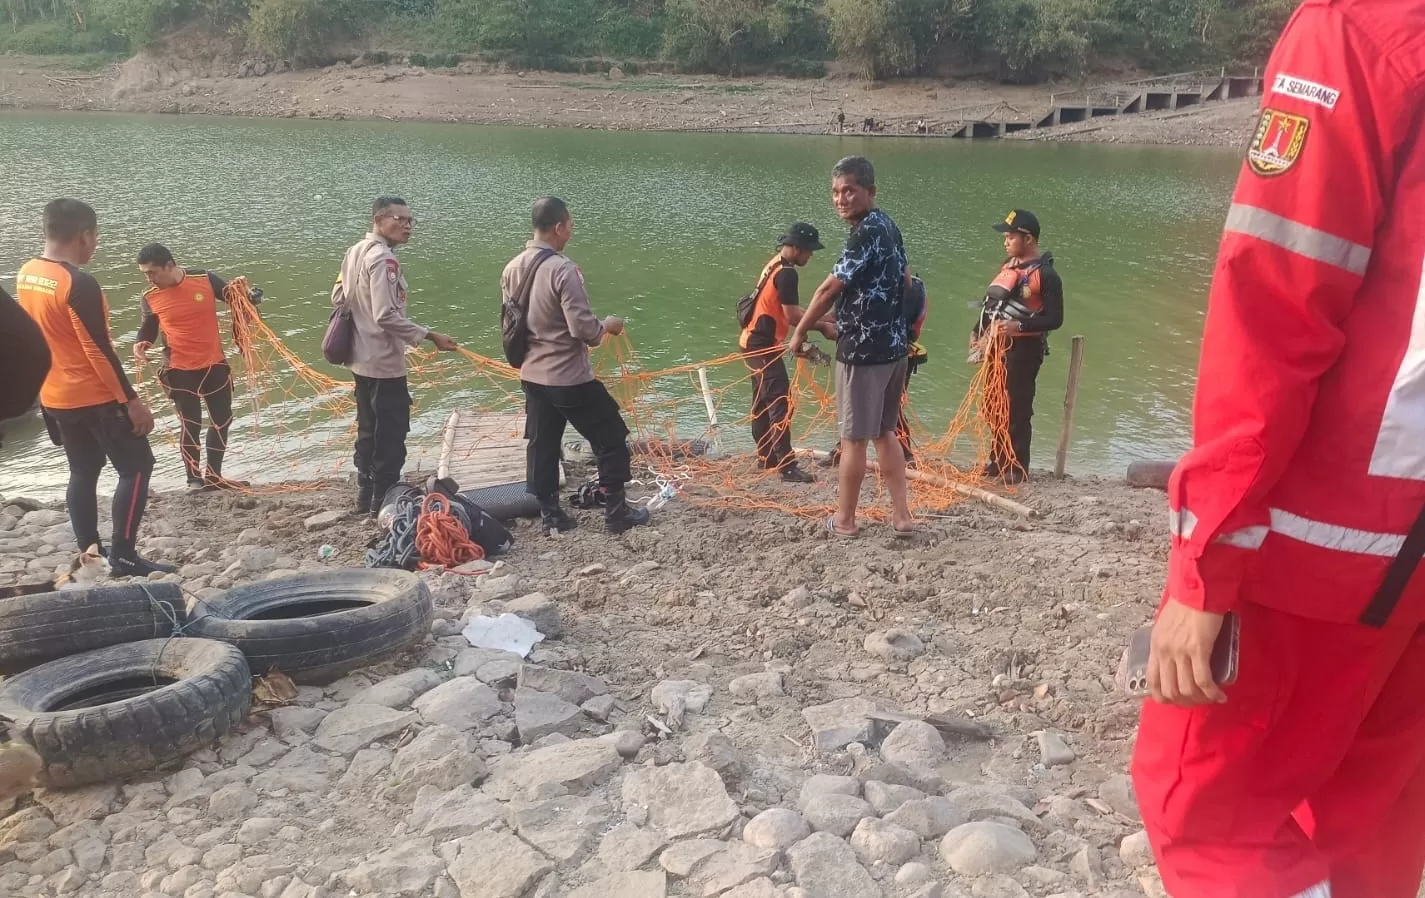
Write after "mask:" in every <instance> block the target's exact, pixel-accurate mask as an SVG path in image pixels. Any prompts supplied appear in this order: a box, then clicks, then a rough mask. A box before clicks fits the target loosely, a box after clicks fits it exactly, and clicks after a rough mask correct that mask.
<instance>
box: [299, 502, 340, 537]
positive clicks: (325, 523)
mask: <svg viewBox="0 0 1425 898" xmlns="http://www.w3.org/2000/svg"><path fill="white" fill-rule="evenodd" d="M345 517H346V512H344V511H340V510H338V509H335V508H333V509H331V510H330V511H319V512H317V513H316V514H314V515H312V516H311V517H310V518H307V519H306V520H305V521H303V522H302V527H303V528H305V529H306V531H307V532H308V533H313V532H315V531H317V530H325V529H327V528H328V527H330V526H331V525H333V524H335V523H338V522H339V521H341V520H342V519H343V518H345Z"/></svg>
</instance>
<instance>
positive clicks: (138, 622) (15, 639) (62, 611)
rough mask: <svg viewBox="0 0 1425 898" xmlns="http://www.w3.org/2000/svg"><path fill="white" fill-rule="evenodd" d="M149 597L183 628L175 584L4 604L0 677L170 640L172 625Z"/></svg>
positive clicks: (0, 606) (65, 592)
mask: <svg viewBox="0 0 1425 898" xmlns="http://www.w3.org/2000/svg"><path fill="white" fill-rule="evenodd" d="M145 589H147V590H148V592H147V593H145V592H144V590H145ZM149 594H152V596H153V598H154V599H156V600H158V601H160V602H165V603H167V604H168V605H169V606H170V607H171V608H172V609H173V613H174V615H175V617H176V618H177V620H178V623H179V624H180V625H181V624H183V623H185V622H186V621H187V616H186V611H185V610H184V599H183V591H182V590H181V589H180V588H179V587H178V584H176V583H144V584H126V585H123V586H97V587H93V588H91V589H62V590H59V591H58V592H42V593H38V594H35V595H28V596H15V597H14V598H8V599H0V675H5V676H9V675H10V674H15V673H19V672H20V671H22V670H28V669H29V668H31V667H34V666H36V665H38V664H44V663H45V662H47V661H55V660H57V659H59V658H66V657H68V656H70V655H76V654H79V653H80V652H87V651H91V650H93V649H102V648H105V647H106V646H111V645H119V644H121V643H125V642H138V641H139V640H142V639H166V638H168V637H169V636H172V635H173V624H172V622H171V621H170V620H169V619H168V618H167V617H165V616H164V615H163V613H162V612H161V611H160V610H159V609H157V608H155V607H154V605H153V602H151V601H150V600H149Z"/></svg>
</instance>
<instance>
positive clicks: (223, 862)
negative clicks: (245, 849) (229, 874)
mask: <svg viewBox="0 0 1425 898" xmlns="http://www.w3.org/2000/svg"><path fill="white" fill-rule="evenodd" d="M240 860H242V846H241V845H238V844H235V843H232V842H226V843H224V844H222V845H214V846H213V847H212V848H209V849H208V850H207V851H206V852H204V854H203V860H202V867H203V869H204V870H222V869H225V868H227V867H231V866H232V865H233V864H236V863H237V862H238V861H240Z"/></svg>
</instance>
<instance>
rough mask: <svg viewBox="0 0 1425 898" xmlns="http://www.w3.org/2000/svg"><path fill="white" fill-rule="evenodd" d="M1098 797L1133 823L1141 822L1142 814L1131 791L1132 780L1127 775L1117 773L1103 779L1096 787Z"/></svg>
mask: <svg viewBox="0 0 1425 898" xmlns="http://www.w3.org/2000/svg"><path fill="white" fill-rule="evenodd" d="M1098 797H1099V799H1100V800H1102V801H1103V802H1104V803H1105V804H1107V805H1108V806H1109V807H1111V808H1113V810H1114V811H1115V812H1117V813H1119V814H1122V815H1123V816H1125V817H1127V818H1128V819H1129V820H1132V821H1133V822H1134V823H1142V822H1143V815H1142V813H1140V812H1139V810H1138V798H1137V796H1136V795H1135V794H1134V792H1133V780H1131V779H1129V778H1128V777H1127V776H1125V775H1123V774H1121V773H1119V774H1114V775H1113V776H1110V777H1109V778H1108V779H1106V780H1104V781H1103V784H1102V785H1101V786H1099V787H1098Z"/></svg>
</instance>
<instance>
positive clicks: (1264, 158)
mask: <svg viewBox="0 0 1425 898" xmlns="http://www.w3.org/2000/svg"><path fill="white" fill-rule="evenodd" d="M1310 129H1311V120H1310V119H1308V118H1307V117H1306V116H1303V115H1292V114H1290V113H1287V112H1279V111H1278V110H1275V109H1263V110H1262V118H1261V120H1260V121H1258V122H1257V132H1256V133H1255V134H1253V135H1252V144H1251V146H1249V147H1248V148H1247V164H1248V165H1249V166H1251V168H1252V171H1254V172H1256V173H1257V174H1259V175H1262V176H1263V177H1272V176H1274V175H1280V174H1285V173H1286V172H1287V170H1288V169H1290V168H1291V167H1292V166H1293V165H1295V164H1296V160H1297V159H1299V158H1301V150H1302V147H1304V146H1306V132H1307V131H1309V130H1310Z"/></svg>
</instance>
